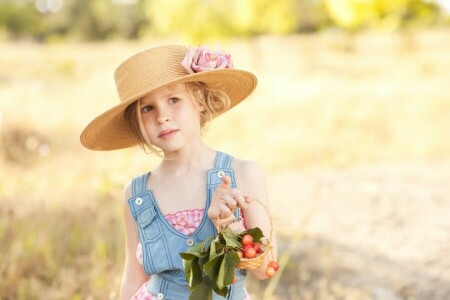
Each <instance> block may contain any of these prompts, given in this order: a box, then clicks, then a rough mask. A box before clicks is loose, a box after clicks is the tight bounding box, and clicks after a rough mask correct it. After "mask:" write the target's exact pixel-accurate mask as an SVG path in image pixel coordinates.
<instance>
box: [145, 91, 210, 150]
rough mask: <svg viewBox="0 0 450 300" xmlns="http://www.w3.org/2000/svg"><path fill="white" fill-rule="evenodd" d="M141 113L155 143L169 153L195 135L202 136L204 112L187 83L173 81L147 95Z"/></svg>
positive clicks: (150, 138) (151, 139) (148, 135)
mask: <svg viewBox="0 0 450 300" xmlns="http://www.w3.org/2000/svg"><path fill="white" fill-rule="evenodd" d="M138 109H139V113H140V114H141V119H142V123H143V125H144V129H145V133H146V134H147V137H148V139H149V141H150V143H151V144H152V145H155V146H156V147H158V148H160V149H162V150H163V151H164V152H165V153H168V152H172V151H177V150H180V149H181V148H182V147H183V146H184V145H186V143H187V142H189V141H190V140H192V138H200V136H201V135H200V132H201V128H200V112H201V111H203V110H204V108H202V107H201V106H199V105H198V104H197V102H196V101H195V100H194V99H193V96H192V94H191V93H190V92H189V91H188V90H187V89H186V87H185V85H184V84H183V83H179V84H174V85H170V86H168V87H165V88H163V89H160V90H158V91H155V92H153V93H151V94H148V95H147V96H145V97H143V98H142V99H141V100H140V101H139V106H138Z"/></svg>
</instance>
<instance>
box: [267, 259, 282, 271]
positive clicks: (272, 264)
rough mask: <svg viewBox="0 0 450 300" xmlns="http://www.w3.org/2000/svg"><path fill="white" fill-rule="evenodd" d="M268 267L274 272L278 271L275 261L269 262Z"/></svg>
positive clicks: (278, 266)
mask: <svg viewBox="0 0 450 300" xmlns="http://www.w3.org/2000/svg"><path fill="white" fill-rule="evenodd" d="M268 266H269V267H271V268H273V269H274V270H275V271H278V269H279V268H280V265H279V264H278V263H277V262H276V261H273V260H272V261H270V262H269V264H268Z"/></svg>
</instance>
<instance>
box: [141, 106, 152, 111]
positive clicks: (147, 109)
mask: <svg viewBox="0 0 450 300" xmlns="http://www.w3.org/2000/svg"><path fill="white" fill-rule="evenodd" d="M152 109H153V107H152V106H151V105H146V106H144V107H142V108H141V112H143V113H146V112H149V111H151V110H152Z"/></svg>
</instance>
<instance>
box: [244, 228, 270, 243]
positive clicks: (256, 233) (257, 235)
mask: <svg viewBox="0 0 450 300" xmlns="http://www.w3.org/2000/svg"><path fill="white" fill-rule="evenodd" d="M245 234H250V235H251V236H252V237H253V242H261V238H262V237H264V234H263V233H262V231H261V229H259V227H255V228H250V229H249V230H247V231H244V232H242V233H241V234H240V236H241V237H242V236H244V235H245Z"/></svg>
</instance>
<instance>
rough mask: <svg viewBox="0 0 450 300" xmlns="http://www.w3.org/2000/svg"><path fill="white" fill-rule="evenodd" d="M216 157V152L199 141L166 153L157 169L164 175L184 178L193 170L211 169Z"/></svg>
mask: <svg viewBox="0 0 450 300" xmlns="http://www.w3.org/2000/svg"><path fill="white" fill-rule="evenodd" d="M214 156H215V151H214V150H213V149H211V148H209V147H208V146H207V145H206V144H205V143H204V142H203V141H199V142H198V143H195V144H191V145H189V147H183V149H180V150H178V151H176V152H170V153H165V158H164V160H163V161H162V162H161V164H160V165H159V166H158V168H157V169H158V171H159V172H161V173H162V174H170V175H172V176H182V175H185V174H187V173H189V172H190V171H192V170H196V169H202V170H203V169H205V168H211V166H212V163H213V160H214Z"/></svg>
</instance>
